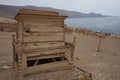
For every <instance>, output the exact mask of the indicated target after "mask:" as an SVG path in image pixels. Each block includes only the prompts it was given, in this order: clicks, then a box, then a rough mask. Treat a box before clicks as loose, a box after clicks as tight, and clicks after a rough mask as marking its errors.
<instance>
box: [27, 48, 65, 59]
mask: <svg viewBox="0 0 120 80" xmlns="http://www.w3.org/2000/svg"><path fill="white" fill-rule="evenodd" d="M65 51H66V49H64V48H63V49H54V50H43V51H42V50H39V51H38V50H32V51H30V50H29V51H25V55H26V56H27V57H30V56H43V55H49V54H54V53H64V52H65Z"/></svg>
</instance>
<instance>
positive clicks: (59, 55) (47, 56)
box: [27, 53, 65, 60]
mask: <svg viewBox="0 0 120 80" xmlns="http://www.w3.org/2000/svg"><path fill="white" fill-rule="evenodd" d="M64 55H65V54H64V53H60V54H48V55H44V56H33V57H28V58H27V60H38V59H47V58H57V57H64Z"/></svg>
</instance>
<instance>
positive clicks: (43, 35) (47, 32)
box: [23, 22, 64, 42]
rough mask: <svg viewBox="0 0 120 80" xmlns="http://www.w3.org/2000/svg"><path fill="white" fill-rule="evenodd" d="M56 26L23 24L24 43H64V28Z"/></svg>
mask: <svg viewBox="0 0 120 80" xmlns="http://www.w3.org/2000/svg"><path fill="white" fill-rule="evenodd" d="M54 24H55V23H50V22H49V23H46V24H45V23H34V22H25V23H24V24H23V35H24V38H23V40H24V42H41V41H42V42H44V41H45V42H47V41H63V40H64V29H63V27H60V26H59V27H58V26H54Z"/></svg>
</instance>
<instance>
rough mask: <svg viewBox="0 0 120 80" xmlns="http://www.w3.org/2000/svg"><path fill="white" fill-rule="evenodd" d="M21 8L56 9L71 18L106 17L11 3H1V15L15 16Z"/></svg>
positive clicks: (52, 9) (53, 9) (50, 9)
mask: <svg viewBox="0 0 120 80" xmlns="http://www.w3.org/2000/svg"><path fill="white" fill-rule="evenodd" d="M21 8H27V9H37V10H49V11H56V12H59V13H60V14H61V15H67V16H68V17H69V18H81V17H84V18H85V17H106V16H104V15H102V14H96V13H89V14H85V13H81V12H76V11H68V10H61V9H55V8H50V7H36V6H11V5H0V16H3V17H8V18H13V17H14V16H15V15H16V13H17V12H18V11H19V9H21Z"/></svg>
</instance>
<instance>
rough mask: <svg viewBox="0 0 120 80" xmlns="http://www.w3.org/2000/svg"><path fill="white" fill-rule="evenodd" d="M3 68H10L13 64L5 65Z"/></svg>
mask: <svg viewBox="0 0 120 80" xmlns="http://www.w3.org/2000/svg"><path fill="white" fill-rule="evenodd" d="M1 68H3V69H9V68H11V66H9V65H5V66H2V67H1Z"/></svg>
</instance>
